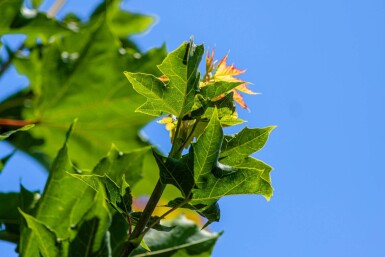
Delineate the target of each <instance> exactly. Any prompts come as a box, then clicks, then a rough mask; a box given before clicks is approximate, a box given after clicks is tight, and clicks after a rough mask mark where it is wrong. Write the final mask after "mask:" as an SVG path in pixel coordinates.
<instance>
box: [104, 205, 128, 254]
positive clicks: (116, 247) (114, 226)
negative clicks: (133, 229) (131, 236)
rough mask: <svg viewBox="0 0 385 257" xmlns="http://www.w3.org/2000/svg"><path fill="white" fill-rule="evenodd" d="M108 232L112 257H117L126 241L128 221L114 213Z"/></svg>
mask: <svg viewBox="0 0 385 257" xmlns="http://www.w3.org/2000/svg"><path fill="white" fill-rule="evenodd" d="M108 231H109V232H110V242H111V251H112V256H118V254H119V253H120V251H121V249H122V246H123V245H124V242H125V241H126V239H127V231H128V221H127V220H126V218H125V217H123V215H121V214H120V213H118V212H115V214H114V215H113V216H112V222H111V226H110V228H109V229H108Z"/></svg>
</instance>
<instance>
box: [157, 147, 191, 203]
mask: <svg viewBox="0 0 385 257" xmlns="http://www.w3.org/2000/svg"><path fill="white" fill-rule="evenodd" d="M153 155H154V157H155V160H156V162H157V164H158V167H159V175H160V180H161V181H162V183H163V184H172V185H174V186H175V187H176V188H178V189H179V190H180V191H181V192H182V194H183V196H185V197H188V195H189V193H190V192H191V189H192V188H193V186H194V177H193V173H192V172H191V171H190V170H189V167H188V166H187V164H186V162H185V161H182V160H178V159H174V158H167V157H164V156H161V155H160V154H158V153H157V152H156V151H153Z"/></svg>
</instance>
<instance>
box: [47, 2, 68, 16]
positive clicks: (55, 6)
mask: <svg viewBox="0 0 385 257" xmlns="http://www.w3.org/2000/svg"><path fill="white" fill-rule="evenodd" d="M65 2H66V0H56V1H55V3H53V5H52V6H51V8H49V10H48V12H47V17H48V18H53V17H55V15H56V14H57V13H58V11H59V10H60V9H61V8H62V7H63V5H64V4H65Z"/></svg>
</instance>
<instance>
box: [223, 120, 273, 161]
mask: <svg viewBox="0 0 385 257" xmlns="http://www.w3.org/2000/svg"><path fill="white" fill-rule="evenodd" d="M274 128H275V126H270V127H266V128H254V129H250V128H247V127H246V128H244V129H243V130H242V131H241V132H239V133H237V134H235V135H229V136H225V138H224V140H223V144H222V148H221V155H220V160H221V161H222V160H223V159H225V158H230V159H238V160H242V159H244V158H245V157H247V156H249V155H250V154H253V153H255V152H257V151H259V150H260V149H262V147H263V146H264V145H265V143H266V141H267V139H268V138H269V135H270V132H271V131H272V130H273V129H274Z"/></svg>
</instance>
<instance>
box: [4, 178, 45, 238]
mask: <svg viewBox="0 0 385 257" xmlns="http://www.w3.org/2000/svg"><path fill="white" fill-rule="evenodd" d="M39 197H40V195H39V194H38V193H37V192H30V191H28V190H27V189H25V188H24V187H23V186H22V185H20V192H19V193H0V225H4V227H5V229H4V231H3V233H7V234H3V236H8V238H14V239H15V240H17V242H18V239H19V237H20V225H21V215H20V213H19V211H18V208H20V209H21V210H23V211H24V212H26V213H31V210H32V208H33V207H34V206H35V204H36V203H37V201H38V199H39ZM0 239H1V236H0Z"/></svg>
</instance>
